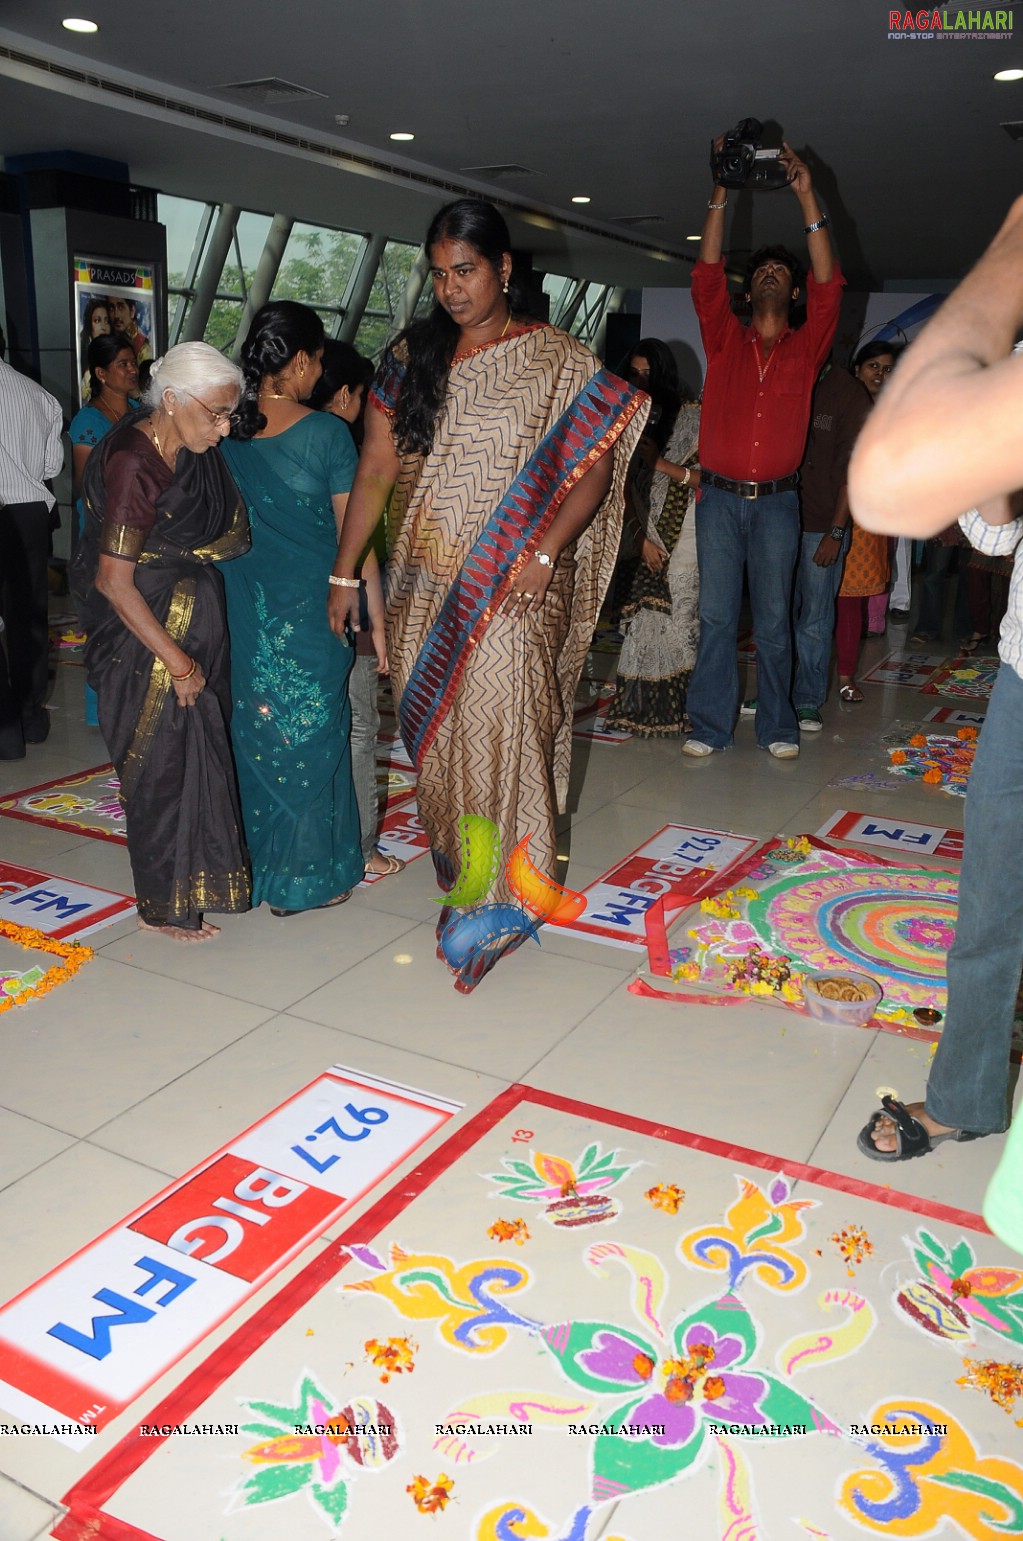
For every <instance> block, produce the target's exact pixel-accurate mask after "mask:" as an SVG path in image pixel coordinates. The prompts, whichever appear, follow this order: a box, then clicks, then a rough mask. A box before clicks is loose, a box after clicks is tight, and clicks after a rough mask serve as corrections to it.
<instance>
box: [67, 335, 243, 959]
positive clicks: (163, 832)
mask: <svg viewBox="0 0 1023 1541" xmlns="http://www.w3.org/2000/svg"><path fill="white" fill-rule="evenodd" d="M241 383H242V379H241V372H240V370H238V369H237V368H236V367H235V366H234V365H233V364H231V363H229V362H228V361H227V360H226V359H225V358H224V357H223V356H222V355H221V354H220V353H218V352H217V351H216V349H215V348H210V347H208V346H207V345H206V344H205V343H199V342H193V343H182V344H181V345H180V346H178V347H176V348H172V349H171V350H170V352H169V353H168V354H167V355H166V357H165V358H163V359H158V360H157V361H156V363H155V364H154V366H153V372H152V380H151V385H150V390H149V393H148V396H147V400H146V405H145V406H144V407H143V408H142V410H141V411H139V412H131V413H129V414H128V415H127V416H126V417H124V418H123V419H122V420H121V422H120V423H118V424H117V426H116V427H115V428H113V429H112V430H111V431H110V432H109V433H108V434H107V435H106V436H105V437H104V438H103V439H102V440H101V442H100V443H99V444H98V445H97V446H96V448H95V449H94V450H93V452H92V454H91V455H90V456H89V461H88V464H87V466H86V468H85V474H84V477H83V494H84V504H85V515H86V518H85V530H84V535H83V538H82V541H81V543H80V545H79V548H78V551H77V553H76V556H75V562H74V587H75V594H76V598H77V599H78V603H79V608H80V611H81V616H82V622H83V625H84V627H85V630H86V632H87V634H88V640H87V642H86V646H85V663H86V668H87V670H88V677H89V683H90V684H91V685H92V686H93V688H94V689H95V690H96V692H97V694H98V697H99V722H100V728H101V729H102V732H103V736H104V738H105V740H106V743H107V747H108V749H109V751H110V755H111V758H112V760H113V762H114V765H115V766H116V768H117V773H118V776H119V777H120V781H121V797H122V800H123V803H124V811H125V827H126V832H127V837H128V855H129V857H130V858H131V865H132V874H133V877H134V881H135V892H136V899H137V902H138V911H139V926H140V927H141V929H143V930H145V931H154V932H159V933H160V934H162V935H164V936H168V937H171V938H173V939H174V940H177V941H206V940H208V939H209V938H210V937H211V936H213V935H214V934H215V933H216V930H217V928H216V927H215V926H212V925H210V924H209V922H208V921H206V920H204V919H203V913H204V911H207V910H212V911H219V912H223V913H228V912H233V911H237V910H245V909H247V908H248V906H249V878H248V865H247V858H246V856H245V850H244V845H243V841H242V835H241V819H240V815H239V811H238V794H237V788H236V785H235V777H234V768H233V765H232V760H231V747H230V741H229V737H228V726H227V724H228V718H229V713H230V689H229V658H228V644H227V629H226V623H225V615H224V593H223V582H222V580H221V577H220V574H219V573H218V572H217V571H216V570H215V568H214V566H213V565H212V564H214V563H216V562H222V561H226V560H227V559H228V558H230V557H233V556H239V555H240V554H241V553H242V552H243V551H245V550H246V549H247V548H248V543H249V534H248V521H247V518H246V514H245V509H244V506H243V504H242V502H241V499H240V497H239V495H238V491H237V488H236V487H235V485H234V483H233V482H232V480H231V477H230V475H229V473H228V470H227V467H226V466H225V465H224V462H223V460H222V458H221V456H220V454H219V452H216V450H215V446H217V445H218V444H219V443H220V441H221V439H222V438H223V437H224V435H225V434H226V433H227V432H228V431H229V428H230V418H231V414H232V412H233V411H234V410H235V408H236V406H237V403H238V396H239V392H240V389H241ZM210 451H214V452H213V453H210Z"/></svg>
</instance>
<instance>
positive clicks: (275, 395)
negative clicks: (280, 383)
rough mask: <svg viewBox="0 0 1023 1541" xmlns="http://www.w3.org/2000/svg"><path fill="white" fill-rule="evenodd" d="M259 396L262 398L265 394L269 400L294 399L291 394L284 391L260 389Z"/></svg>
mask: <svg viewBox="0 0 1023 1541" xmlns="http://www.w3.org/2000/svg"><path fill="white" fill-rule="evenodd" d="M259 396H260V400H262V399H263V397H264V396H265V397H266V399H267V401H291V400H293V399H294V398H293V397H291V396H287V395H285V394H284V392H283V391H281V392H278V391H260V393H259Z"/></svg>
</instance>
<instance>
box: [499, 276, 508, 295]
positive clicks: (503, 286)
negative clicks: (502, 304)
mask: <svg viewBox="0 0 1023 1541" xmlns="http://www.w3.org/2000/svg"><path fill="white" fill-rule="evenodd" d="M501 292H502V294H507V293H508V280H507V279H505V281H504V283H503V284H502V285H501Z"/></svg>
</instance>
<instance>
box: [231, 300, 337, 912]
mask: <svg viewBox="0 0 1023 1541" xmlns="http://www.w3.org/2000/svg"><path fill="white" fill-rule="evenodd" d="M323 341H324V337H323V327H322V324H321V322H320V320H319V317H318V316H317V315H316V313H315V312H314V311H312V310H309V309H308V308H307V307H306V306H304V305H297V304H294V303H293V302H290V301H280V302H277V303H274V304H270V305H265V306H264V307H263V309H262V310H260V311H259V312H258V313H257V315H256V317H255V319H254V320H253V323H252V328H251V330H250V332H249V335H248V337H247V339H246V341H245V346H244V348H243V350H242V365H243V368H244V371H245V390H244V392H243V395H242V401H241V404H240V407H239V411H238V416H237V419H236V422H235V425H234V427H233V429H232V435H231V438H230V440H228V441H227V442H226V443H225V444H224V447H223V453H224V456H225V458H226V460H227V463H228V465H229V467H230V469H231V474H232V476H233V477H234V479H235V481H236V482H237V484H238V487H239V488H240V490H241V492H242V495H243V497H244V498H245V501H246V503H247V504H248V508H249V518H250V522H251V526H252V550H251V551H250V553H249V554H248V556H246V557H244V558H243V559H241V560H240V561H238V562H235V563H234V564H233V566H234V567H235V569H236V571H235V572H233V573H232V574H231V580H230V582H229V584H228V585H227V609H228V625H229V628H230V633H231V647H232V666H231V693H232V702H233V714H232V723H231V737H232V744H233V747H234V754H235V760H236V763H237V768H238V784H239V787H240V790H241V801H242V816H243V819H244V823H245V833H246V839H247V841H248V846H249V851H250V854H251V858H252V903H253V905H256V904H258V903H260V902H261V901H262V900H264V899H265V900H266V901H267V903H268V904H269V905H270V908H271V912H272V913H273V914H275V915H297V914H301V913H302V912H303V911H305V910H312V909H325V908H329V907H331V906H334V905H337V904H342V903H344V901H345V900H346V899H347V898H348V897H349V895H350V893H351V891H352V889H353V888H354V886H355V884H356V883H357V882H359V880H360V879H361V877H362V874H363V861H362V850H361V844H360V833H359V815H358V808H357V806H356V801H355V792H354V788H353V785H352V769H351V750H350V745H349V739H350V734H351V707H350V705H349V700H348V676H349V674H350V672H351V668H352V663H353V659H354V649H353V648H352V647H351V646H350V645H349V643H348V641H347V639H345V638H338V637H335V636H334V634H333V633H332V632H331V630H330V627H329V625H328V623H327V616H326V610H325V607H324V603H323V591H324V588H325V586H326V578H327V574H328V573H329V572H330V570H331V566H332V564H333V562H334V558H335V555H336V553H337V539H338V529H339V526H340V519H341V516H342V514H343V512H344V505H345V503H346V501H347V496H348V492H349V489H350V488H351V485H352V480H353V477H354V475H355V466H356V456H355V449H354V445H353V444H352V439H351V435H350V434H349V433H348V432H347V430H346V429H345V428H344V426H343V424H341V423H339V422H337V421H336V420H335V419H334V418H332V417H330V416H329V415H328V414H327V413H322V412H312V411H310V410H308V408H306V407H305V406H304V405H303V402H304V401H305V400H306V398H307V397H308V396H309V395H310V393H311V392H312V389H313V386H314V385H315V384H316V381H317V380H318V379H319V375H320V362H319V361H320V355H321V354H322V351H323Z"/></svg>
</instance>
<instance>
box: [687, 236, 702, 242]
mask: <svg viewBox="0 0 1023 1541" xmlns="http://www.w3.org/2000/svg"><path fill="white" fill-rule="evenodd" d="M686 240H687V241H702V240H703V236H702V235H687V236H686Z"/></svg>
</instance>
